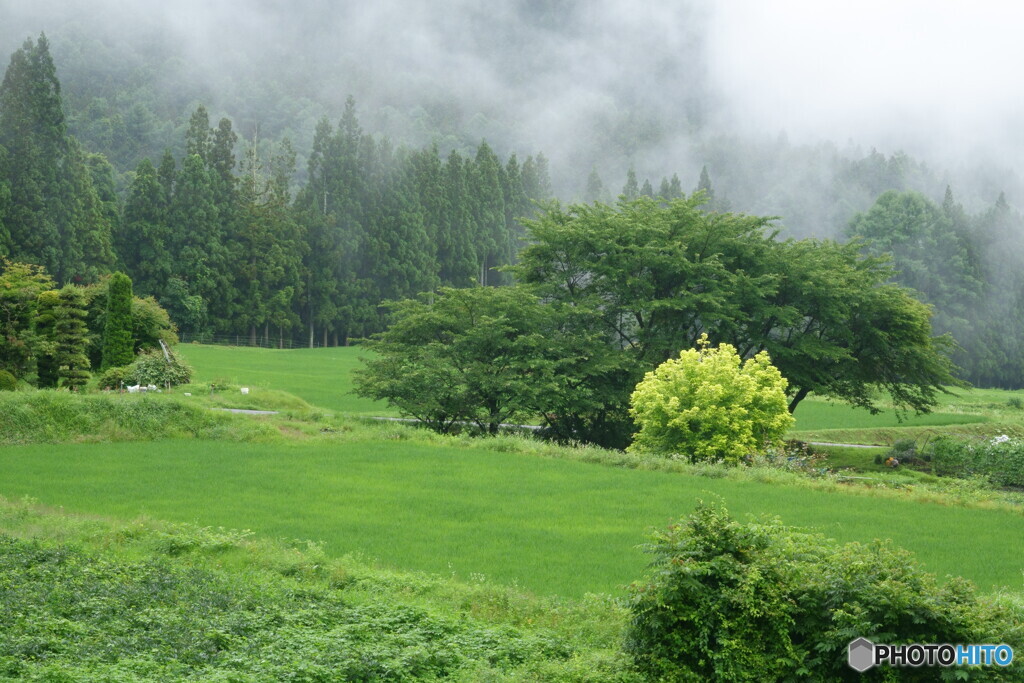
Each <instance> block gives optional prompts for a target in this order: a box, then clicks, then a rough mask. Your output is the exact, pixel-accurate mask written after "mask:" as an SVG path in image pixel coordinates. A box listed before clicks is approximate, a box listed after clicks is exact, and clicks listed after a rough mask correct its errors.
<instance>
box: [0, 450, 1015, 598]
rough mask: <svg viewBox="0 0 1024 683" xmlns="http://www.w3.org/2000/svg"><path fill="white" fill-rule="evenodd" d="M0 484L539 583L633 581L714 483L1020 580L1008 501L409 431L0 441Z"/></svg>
mask: <svg viewBox="0 0 1024 683" xmlns="http://www.w3.org/2000/svg"><path fill="white" fill-rule="evenodd" d="M0 482H2V483H0V493H2V494H3V495H4V496H6V497H8V498H18V497H21V496H31V497H34V498H37V499H38V500H39V501H40V502H41V503H43V504H45V505H52V506H62V507H63V508H64V509H65V510H67V511H69V512H75V513H84V514H89V515H100V516H108V517H114V518H119V519H132V518H135V517H137V516H140V515H145V516H149V517H152V518H157V519H163V520H170V521H181V522H193V523H198V524H200V525H203V526H224V527H229V528H238V529H251V530H252V531H254V532H256V533H257V534H259V535H264V536H269V537H274V538H285V539H292V538H297V539H314V540H317V541H322V542H323V543H324V548H325V550H326V552H327V553H328V554H329V555H331V556H341V555H344V554H348V553H354V554H359V555H362V556H363V557H364V558H365V559H367V560H370V561H378V562H380V563H381V564H382V565H384V566H389V567H399V568H403V569H419V570H426V571H429V572H434V573H439V574H442V575H453V574H454V575H455V576H457V577H459V578H462V579H465V580H474V579H476V578H479V577H486V578H487V579H488V580H491V581H497V582H500V583H506V584H508V583H516V584H518V585H520V586H522V587H524V588H527V589H530V590H532V591H535V592H538V593H541V594H560V595H565V596H579V595H582V594H584V593H587V592H610V593H613V594H622V592H623V587H624V585H625V584H627V583H628V582H630V581H631V580H633V579H636V578H638V577H639V576H640V575H641V573H642V569H643V567H644V565H645V563H646V561H647V558H646V557H645V556H644V554H643V553H642V552H641V551H640V549H639V548H638V545H639V544H641V543H642V542H643V541H644V540H645V533H646V532H647V530H648V529H650V528H654V527H658V528H662V527H664V526H665V525H666V524H668V523H669V522H670V521H673V520H675V519H677V518H678V517H680V516H681V515H683V514H685V513H687V512H689V511H690V510H691V509H692V508H693V506H694V504H695V503H696V501H697V500H698V499H701V498H704V499H713V498H716V497H720V498H721V499H722V500H724V501H725V503H726V505H727V506H728V507H729V509H730V510H731V511H732V512H733V513H734V514H736V515H739V516H742V515H744V514H746V513H757V514H763V513H770V514H774V515H778V516H780V517H781V518H782V520H783V521H784V522H785V523H787V524H791V525H798V526H803V527H812V528H814V529H816V530H819V531H821V532H823V533H824V534H826V535H827V536H830V537H833V538H836V539H838V540H841V541H861V542H870V541H871V540H873V539H875V538H891V539H892V540H893V541H894V542H895V543H896V544H897V545H899V546H902V547H904V548H906V549H908V550H911V551H913V552H914V553H916V554H917V556H918V557H919V559H920V560H921V561H922V562H923V563H924V565H925V566H926V567H927V568H928V569H929V570H930V571H932V572H934V573H936V574H938V575H940V576H944V575H946V574H958V575H962V576H965V577H967V578H970V579H972V580H973V581H975V582H976V583H977V584H978V585H979V587H980V588H982V589H983V590H986V591H987V590H992V589H994V588H996V587H998V586H1006V587H1008V588H1010V589H1012V590H1016V591H1019V590H1021V589H1022V588H1024V574H1022V570H1024V554H1022V553H1021V552H1020V549H1021V545H1020V539H1021V538H1024V516H1022V515H1021V514H1018V513H1016V512H1012V511H1006V510H981V509H966V508H962V507H953V506H949V507H947V506H941V505H936V504H929V503H921V502H912V501H903V500H899V499H893V498H888V497H887V498H876V497H870V496H859V495H846V494H836V493H831V494H830V493H825V492H820V491H814V490H811V489H808V488H804V487H793V486H779V485H771V484H762V483H756V482H739V481H729V480H725V479H709V478H705V477H689V476H685V475H681V474H672V473H663V472H648V471H636V470H627V469H621V468H614V467H608V466H602V465H595V464H586V463H578V462H571V461H565V460H557V459H545V458H540V457H537V456H532V455H521V454H512V453H498V452H492V451H486V450H479V449H465V448H458V447H455V446H452V447H442V446H434V445H428V444H416V443H408V442H402V441H395V442H390V443H382V442H380V441H366V442H349V443H331V442H324V441H311V442H306V443H294V444H289V443H272V444H236V443H230V442H220V441H217V442H197V441H191V440H190V441H164V442H156V443H116V444H75V445H61V446H42V445H35V446H14V447H4V448H0Z"/></svg>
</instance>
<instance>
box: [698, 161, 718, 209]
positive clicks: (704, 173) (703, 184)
mask: <svg viewBox="0 0 1024 683" xmlns="http://www.w3.org/2000/svg"><path fill="white" fill-rule="evenodd" d="M696 191H697V192H703V193H704V198H705V199H706V200H707V203H706V204H705V206H706V207H709V208H710V207H711V206H712V205H713V204H714V203H715V188H713V187H712V186H711V174H710V173H708V167H707V165H704V166H702V167H701V169H700V180H698V181H697V190H696Z"/></svg>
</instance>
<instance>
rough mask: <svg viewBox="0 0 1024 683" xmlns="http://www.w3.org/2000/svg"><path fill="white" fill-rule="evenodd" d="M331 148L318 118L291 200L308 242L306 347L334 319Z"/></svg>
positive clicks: (338, 252)
mask: <svg viewBox="0 0 1024 683" xmlns="http://www.w3.org/2000/svg"><path fill="white" fill-rule="evenodd" d="M335 151H336V144H335V138H334V129H333V128H332V126H331V124H330V123H329V122H328V121H327V119H321V120H320V122H319V123H317V126H316V134H315V135H314V137H313V149H312V151H311V152H310V155H309V161H308V182H307V183H306V187H305V188H303V190H302V191H301V192H300V193H299V196H298V197H297V198H296V202H295V203H296V206H297V210H298V215H299V221H300V223H301V224H302V225H303V227H304V228H305V231H306V241H307V244H308V245H309V249H308V251H306V255H305V259H304V261H303V273H304V275H305V283H304V287H303V294H302V309H303V313H302V317H303V318H304V322H305V324H306V326H307V328H308V330H309V346H310V348H312V347H313V345H314V343H315V341H316V336H317V335H316V333H317V332H318V331H321V332H322V333H323V334H326V330H327V327H328V325H330V323H331V322H332V321H334V320H336V319H337V296H338V287H339V283H338V280H337V277H336V271H335V269H336V267H337V264H339V263H340V262H341V257H342V240H341V236H340V234H339V232H338V230H337V226H336V224H335V213H334V211H333V199H334V197H333V194H332V188H333V185H334V174H335V173H337V172H338V169H337V168H336V163H335V158H334V156H335Z"/></svg>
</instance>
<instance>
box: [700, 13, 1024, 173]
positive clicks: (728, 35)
mask: <svg viewBox="0 0 1024 683" xmlns="http://www.w3.org/2000/svg"><path fill="white" fill-rule="evenodd" d="M715 7H716V11H715V13H714V14H713V15H712V16H713V20H712V23H711V30H710V33H709V47H710V52H711V54H710V65H711V71H712V78H713V80H714V81H715V82H716V83H717V84H718V87H719V88H720V91H721V94H722V96H723V97H724V98H725V100H726V101H727V102H728V103H730V104H731V105H732V107H730V111H731V112H732V114H733V115H734V117H735V121H734V123H737V124H739V125H744V126H750V127H754V128H760V129H762V130H768V131H778V130H785V131H786V132H787V133H788V134H789V136H790V138H791V139H801V138H815V137H824V138H829V139H832V140H836V141H838V142H840V143H843V142H846V141H847V140H848V139H849V138H854V139H855V140H856V142H858V143H859V144H862V145H877V146H879V147H886V148H890V149H892V148H904V149H906V150H907V151H911V152H917V153H923V154H928V155H932V154H934V155H935V156H937V157H939V158H942V160H943V161H949V157H960V156H964V155H976V154H983V155H984V154H995V155H997V157H1000V158H1002V160H1003V161H1007V160H1011V159H1012V158H1013V157H1016V156H1017V155H1019V154H1020V153H1021V152H1022V151H1024V149H1022V148H1024V126H1022V124H1024V120H1022V114H1024V81H1022V79H1021V78H1020V75H1019V69H1020V67H1021V65H1022V64H1024V39H1022V28H1024V5H1022V4H1020V3H1014V2H1006V1H1004V0H980V1H976V2H970V3H967V2H960V1H958V0H898V1H894V0H888V1H886V0H857V1H856V2H853V1H850V0H845V1H839V2H812V1H810V0H772V1H771V2H762V1H759V0H727V1H726V2H721V3H715Z"/></svg>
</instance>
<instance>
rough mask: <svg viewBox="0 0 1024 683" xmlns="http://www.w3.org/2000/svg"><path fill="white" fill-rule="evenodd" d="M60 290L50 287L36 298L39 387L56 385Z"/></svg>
mask: <svg viewBox="0 0 1024 683" xmlns="http://www.w3.org/2000/svg"><path fill="white" fill-rule="evenodd" d="M59 306H60V291H59V290H56V289H50V290H47V291H45V292H40V293H39V296H38V297H37V298H36V374H37V375H38V377H39V380H38V383H37V384H38V386H39V388H40V389H52V388H54V387H56V386H57V380H58V379H59V378H58V376H57V369H58V368H57V329H56V325H57V309H58V307H59Z"/></svg>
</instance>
